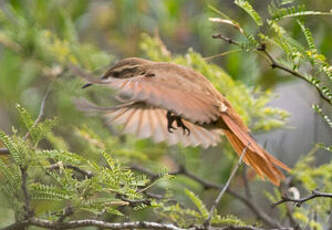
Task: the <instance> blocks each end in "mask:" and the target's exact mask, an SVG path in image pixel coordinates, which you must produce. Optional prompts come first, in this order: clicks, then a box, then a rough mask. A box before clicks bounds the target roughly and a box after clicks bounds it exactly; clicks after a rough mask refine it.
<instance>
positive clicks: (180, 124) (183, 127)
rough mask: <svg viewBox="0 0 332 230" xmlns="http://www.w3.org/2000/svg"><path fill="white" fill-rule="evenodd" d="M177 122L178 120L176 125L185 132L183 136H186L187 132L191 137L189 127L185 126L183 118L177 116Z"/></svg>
mask: <svg viewBox="0 0 332 230" xmlns="http://www.w3.org/2000/svg"><path fill="white" fill-rule="evenodd" d="M175 120H176V125H177V126H178V127H181V128H182V130H183V135H185V134H186V132H187V135H188V136H189V135H190V129H189V128H188V127H187V126H185V125H184V124H183V122H182V119H181V117H180V116H176V118H175Z"/></svg>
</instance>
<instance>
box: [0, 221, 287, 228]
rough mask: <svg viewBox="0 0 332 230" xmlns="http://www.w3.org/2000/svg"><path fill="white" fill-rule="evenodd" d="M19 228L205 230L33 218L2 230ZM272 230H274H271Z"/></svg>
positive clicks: (147, 223)
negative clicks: (90, 227)
mask: <svg viewBox="0 0 332 230" xmlns="http://www.w3.org/2000/svg"><path fill="white" fill-rule="evenodd" d="M19 226H24V227H26V226H37V227H41V228H48V229H73V228H79V227H88V226H94V227H99V228H107V229H163V230H204V229H206V228H205V227H201V226H197V227H190V228H186V229H185V228H180V227H177V226H175V225H173V224H164V223H157V222H149V221H134V222H123V223H110V222H106V221H101V220H93V219H84V220H72V221H68V222H60V223H59V222H57V221H50V220H44V219H40V218H31V219H30V220H26V221H24V222H21V223H15V224H13V225H10V226H8V227H6V228H3V229H1V230H14V229H17V227H19ZM210 229H211V230H263V229H262V228H258V227H254V226H226V227H210ZM271 230H272V229H271ZM273 230H293V228H275V229H273Z"/></svg>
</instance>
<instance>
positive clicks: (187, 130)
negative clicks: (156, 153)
mask: <svg viewBox="0 0 332 230" xmlns="http://www.w3.org/2000/svg"><path fill="white" fill-rule="evenodd" d="M181 128H182V130H183V135H186V132H187V136H190V129H189V128H188V127H187V126H185V125H183V126H181Z"/></svg>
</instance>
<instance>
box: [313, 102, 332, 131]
mask: <svg viewBox="0 0 332 230" xmlns="http://www.w3.org/2000/svg"><path fill="white" fill-rule="evenodd" d="M312 108H313V109H314V110H315V111H316V112H317V113H318V114H319V115H320V116H321V117H322V118H323V119H324V120H325V122H326V123H327V125H328V126H329V127H330V128H331V129H332V120H331V119H330V118H329V116H327V115H326V114H324V113H323V110H322V108H321V107H320V106H319V105H312Z"/></svg>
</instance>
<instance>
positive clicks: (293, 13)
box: [268, 1, 332, 21]
mask: <svg viewBox="0 0 332 230" xmlns="http://www.w3.org/2000/svg"><path fill="white" fill-rule="evenodd" d="M280 6H282V4H277V3H276V2H275V1H272V3H271V4H270V5H269V6H268V10H269V13H270V15H271V17H272V19H273V20H276V21H279V20H281V19H283V18H290V17H301V16H313V15H332V12H319V11H308V10H306V7H305V5H303V4H301V5H296V6H290V7H282V8H281V7H280Z"/></svg>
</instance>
